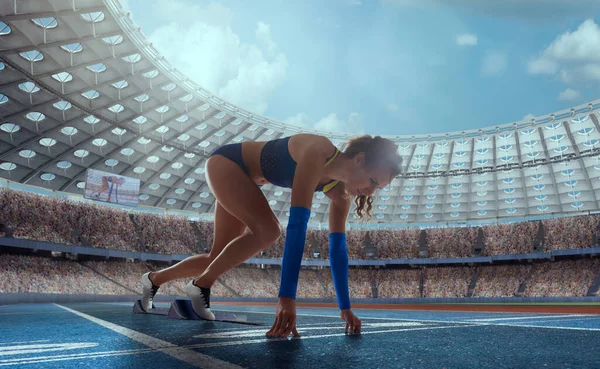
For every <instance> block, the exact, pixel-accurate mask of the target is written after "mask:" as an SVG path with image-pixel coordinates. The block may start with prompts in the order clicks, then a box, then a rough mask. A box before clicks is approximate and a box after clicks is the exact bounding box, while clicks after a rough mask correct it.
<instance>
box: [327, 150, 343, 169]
mask: <svg viewBox="0 0 600 369" xmlns="http://www.w3.org/2000/svg"><path fill="white" fill-rule="evenodd" d="M339 154H340V150H338V148H337V147H336V148H335V152H334V153H333V155H331V157H330V158H329V159H327V161H326V162H325V166H328V165H329V164H331V162H332V161H333V159H335V158H337V156H338V155H339Z"/></svg>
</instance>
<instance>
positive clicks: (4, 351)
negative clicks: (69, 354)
mask: <svg viewBox="0 0 600 369" xmlns="http://www.w3.org/2000/svg"><path fill="white" fill-rule="evenodd" d="M96 346H98V344H97V343H95V342H75V343H36V344H34V345H23V344H19V345H14V346H2V347H0V356H10V355H23V354H39V353H42V352H50V351H64V350H78V349H84V348H91V347H96Z"/></svg>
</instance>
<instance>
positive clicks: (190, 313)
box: [133, 300, 264, 325]
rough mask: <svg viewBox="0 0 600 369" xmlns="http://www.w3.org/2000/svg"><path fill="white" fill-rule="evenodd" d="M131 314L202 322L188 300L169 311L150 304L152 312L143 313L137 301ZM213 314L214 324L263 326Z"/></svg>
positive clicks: (239, 317) (231, 315) (238, 316)
mask: <svg viewBox="0 0 600 369" xmlns="http://www.w3.org/2000/svg"><path fill="white" fill-rule="evenodd" d="M133 312H134V313H136V314H152V315H163V316H166V317H167V318H169V319H179V320H204V321H207V320H206V319H204V318H201V317H200V316H198V314H196V312H195V311H194V309H193V307H192V302H191V301H190V300H175V301H173V302H172V303H171V307H170V308H169V309H157V308H156V307H155V306H154V303H153V304H152V310H150V311H145V310H144V309H143V308H142V302H141V301H140V300H137V301H136V302H135V304H134V305H133ZM213 314H215V320H214V321H216V322H225V323H237V324H247V325H264V323H261V322H249V321H248V316H246V315H241V314H235V313H226V312H221V311H213Z"/></svg>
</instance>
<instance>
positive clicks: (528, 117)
mask: <svg viewBox="0 0 600 369" xmlns="http://www.w3.org/2000/svg"><path fill="white" fill-rule="evenodd" d="M533 118H535V115H533V114H531V113H529V114H526V115H525V116H524V117H523V120H532V119H533Z"/></svg>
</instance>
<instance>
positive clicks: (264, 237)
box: [253, 220, 281, 249]
mask: <svg viewBox="0 0 600 369" xmlns="http://www.w3.org/2000/svg"><path fill="white" fill-rule="evenodd" d="M253 233H254V234H255V235H256V236H258V238H259V239H260V241H259V242H260V245H261V249H266V248H267V247H269V246H271V245H272V244H274V243H275V242H277V240H278V239H279V237H281V226H280V225H279V222H278V221H277V220H270V221H268V222H264V223H263V224H261V225H260V227H258V228H257V229H256V230H254V231H253Z"/></svg>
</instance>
